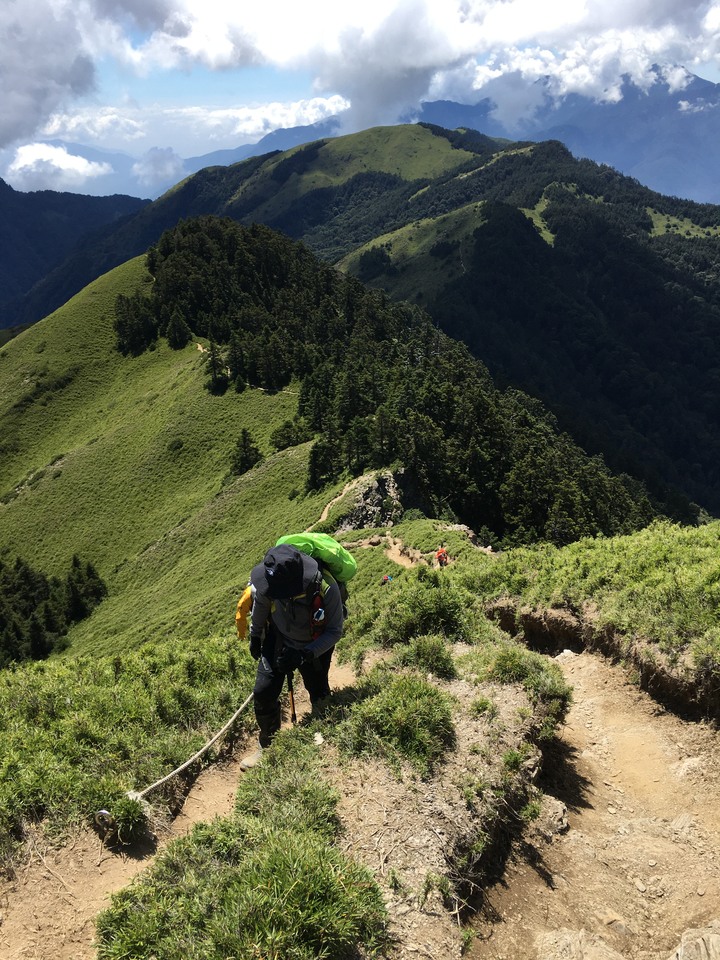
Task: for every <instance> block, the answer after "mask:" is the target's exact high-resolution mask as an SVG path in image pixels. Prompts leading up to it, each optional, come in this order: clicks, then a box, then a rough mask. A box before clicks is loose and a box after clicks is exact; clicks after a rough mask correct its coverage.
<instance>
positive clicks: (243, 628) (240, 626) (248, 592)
mask: <svg viewBox="0 0 720 960" xmlns="http://www.w3.org/2000/svg"><path fill="white" fill-rule="evenodd" d="M251 607H252V588H251V586H250V584H248V585H247V587H245V589H244V590H243V592H242V596H241V597H240V599H239V600H238V605H237V610H236V611H235V629H236V630H237V635H238V637H239V638H240V639H241V640H244V639H245V638H246V637H247V628H248V621H247V618H248V615H249V613H250V608H251Z"/></svg>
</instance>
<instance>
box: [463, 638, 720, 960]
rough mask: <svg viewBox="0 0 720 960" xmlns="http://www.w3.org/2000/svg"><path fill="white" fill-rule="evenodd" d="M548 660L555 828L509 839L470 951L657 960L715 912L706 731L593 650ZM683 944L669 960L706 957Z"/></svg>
mask: <svg viewBox="0 0 720 960" xmlns="http://www.w3.org/2000/svg"><path fill="white" fill-rule="evenodd" d="M557 659H558V662H559V663H560V664H561V665H562V666H563V670H564V672H565V675H566V677H567V679H568V680H569V682H570V683H572V684H573V687H574V690H575V693H574V700H575V702H574V705H573V707H572V708H571V710H570V713H569V715H568V718H567V722H566V726H565V728H564V729H563V730H561V732H560V735H559V739H558V741H557V743H556V745H555V748H554V750H553V752H552V755H551V756H550V757H548V758H547V759H546V763H545V772H544V774H543V781H542V783H541V785H542V786H543V788H544V789H545V791H546V793H547V794H548V795H550V796H551V797H554V798H555V801H554V802H555V804H557V803H558V801H559V802H561V803H562V804H564V805H565V808H566V810H567V821H568V824H569V829H567V830H566V831H565V832H554V831H553V829H552V828H550V829H547V822H546V821H544V820H543V819H542V818H541V819H540V820H539V821H538V822H537V823H536V825H535V827H534V829H531V830H530V831H528V833H527V835H526V837H525V838H524V840H523V841H522V842H519V843H517V844H516V845H515V847H514V849H513V851H512V854H511V857H510V859H509V862H508V864H507V869H506V871H505V875H504V877H503V878H502V879H501V880H499V881H498V882H497V883H496V884H495V885H494V887H492V888H491V889H489V890H488V891H487V897H486V903H485V908H484V911H483V919H482V922H481V923H480V924H479V925H478V932H479V937H480V939H479V940H478V941H477V942H476V944H475V946H474V948H473V950H472V951H471V953H470V956H472V957H474V958H475V960H480V958H490V957H492V958H493V960H497V958H501V957H507V958H508V960H509V958H511V957H512V958H516V957H518V958H519V957H522V958H528V960H532V958H538V960H555V958H560V957H563V958H573V960H583V958H585V960H591V958H593V960H595V958H597V960H600V958H604V960H610V958H613V960H616V958H617V956H618V955H619V956H620V957H621V958H622V960H667V958H669V957H670V956H671V955H672V956H675V954H673V951H674V950H676V949H678V945H679V944H680V942H681V938H682V936H683V933H684V932H685V931H687V930H688V929H689V928H701V927H705V926H706V925H707V924H708V923H710V922H711V921H714V920H716V919H717V918H718V917H720V808H719V806H718V801H717V798H718V785H719V782H720V752H719V751H718V747H719V746H720V743H719V739H720V738H719V737H718V732H717V730H716V729H715V728H713V727H712V726H711V725H708V724H703V723H693V722H686V721H683V720H680V719H678V718H677V717H676V716H674V715H672V714H670V713H667V712H665V711H664V710H663V709H662V708H660V707H658V705H657V704H656V703H654V702H653V701H652V700H651V699H650V697H649V696H647V695H646V694H645V693H643V692H642V691H639V690H638V689H637V688H635V687H632V686H630V685H628V683H627V681H626V679H625V677H624V674H623V671H622V669H621V668H620V667H617V666H612V665H611V664H610V663H609V662H608V661H607V660H604V659H603V658H601V657H599V656H597V655H593V654H590V653H582V654H579V655H578V654H574V653H570V652H569V651H566V652H564V653H562V654H560V655H559V657H558V658H557ZM693 949H694V948H693ZM603 950H604V951H605V952H602V951H603ZM687 950H688V952H686V953H684V954H683V953H678V954H677V957H683V958H686V960H690V958H691V957H693V958H695V957H697V958H707V957H708V956H712V954H708V953H707V952H705V953H703V952H697V953H693V952H689V951H690V950H691V948H690V946H688V948H687ZM553 951H554V952H553ZM613 951H614V952H613Z"/></svg>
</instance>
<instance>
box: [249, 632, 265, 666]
mask: <svg viewBox="0 0 720 960" xmlns="http://www.w3.org/2000/svg"><path fill="white" fill-rule="evenodd" d="M261 654H262V637H253V636H252V634H251V635H250V656H251V657H252V658H253V660H259V659H260V656H261Z"/></svg>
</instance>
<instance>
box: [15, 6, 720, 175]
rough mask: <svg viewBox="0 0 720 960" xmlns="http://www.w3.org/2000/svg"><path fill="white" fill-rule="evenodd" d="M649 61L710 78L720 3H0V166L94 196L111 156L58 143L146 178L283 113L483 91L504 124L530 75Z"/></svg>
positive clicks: (597, 82)
mask: <svg viewBox="0 0 720 960" xmlns="http://www.w3.org/2000/svg"><path fill="white" fill-rule="evenodd" d="M655 63H657V64H660V65H662V66H663V67H666V71H665V74H664V77H665V80H666V81H667V82H669V83H670V85H671V86H673V85H676V86H680V87H681V86H682V85H683V84H684V83H686V82H687V74H686V73H685V72H684V71H682V70H677V69H673V68H674V67H677V66H678V65H682V66H683V67H685V68H686V69H687V70H689V71H691V72H692V73H695V74H697V75H699V76H701V77H704V78H705V79H709V80H712V81H713V82H718V81H720V0H702V2H696V0H303V2H297V0H252V2H248V0H232V2H231V0H32V2H28V0H0V91H2V93H1V99H0V176H1V177H2V178H3V179H5V180H6V182H8V183H10V184H11V185H12V186H13V187H14V188H15V189H18V190H29V189H41V188H43V187H47V188H50V189H69V190H75V191H76V192H87V193H90V192H93V193H98V192H102V182H103V178H105V179H106V180H107V179H108V177H109V175H110V173H111V172H112V170H113V165H114V163H115V161H114V160H113V158H112V157H111V156H110V157H109V156H103V155H102V154H98V155H97V156H88V155H87V151H86V155H85V156H80V155H79V154H77V153H76V152H74V151H73V148H67V147H64V146H59V145H52V144H49V143H48V141H53V140H61V141H65V142H66V143H71V144H72V143H75V144H83V145H84V146H85V147H91V148H95V149H97V150H99V151H104V152H108V153H113V152H120V153H123V154H128V155H130V156H131V157H132V158H133V163H132V169H133V174H134V175H135V176H136V177H137V178H138V181H139V183H142V184H146V185H147V187H148V189H150V188H151V187H152V185H153V183H161V182H166V181H168V182H174V180H177V179H179V178H180V176H181V175H182V169H183V163H182V160H183V158H187V157H194V156H202V155H204V154H207V153H210V152H212V151H215V150H220V149H231V148H235V147H238V146H241V145H242V144H247V143H256V142H257V141H258V140H259V139H260V138H261V137H263V136H264V135H265V134H267V133H269V132H271V131H272V130H274V129H276V128H278V127H291V126H297V125H305V124H310V123H314V122H316V121H320V120H324V119H326V118H328V117H330V116H337V117H339V118H340V120H341V123H342V132H353V131H355V130H361V129H365V128H366V127H370V126H374V125H377V124H384V123H395V122H397V121H398V119H399V118H401V117H407V116H411V115H412V112H413V111H414V110H417V108H418V106H419V104H420V103H421V102H422V101H423V100H437V99H451V100H457V101H460V102H463V103H475V102H477V101H479V100H480V99H482V98H483V97H486V96H490V97H491V98H492V99H493V101H494V102H495V103H496V105H497V106H496V109H497V112H498V115H499V116H500V117H502V118H503V119H504V120H505V121H506V122H507V123H509V124H512V123H513V122H519V121H520V120H522V118H523V117H526V116H528V115H530V114H531V113H532V111H533V109H534V108H535V107H537V106H538V95H539V94H538V86H537V85H535V86H533V84H534V81H536V80H538V79H539V78H546V80H547V83H548V84H549V88H550V90H551V91H552V92H553V93H554V94H556V95H557V96H562V95H564V94H566V93H570V92H578V93H582V94H585V95H587V96H591V97H593V98H596V99H599V100H608V99H610V100H612V99H617V98H618V97H620V96H621V78H622V76H623V75H629V76H630V77H631V78H632V79H633V80H634V81H635V82H636V83H637V84H639V85H640V86H645V87H647V86H648V85H649V84H652V83H653V82H658V81H657V74H655V73H653V72H652V70H651V67H652V65H653V64H655ZM173 178H174V179H173ZM91 187H92V189H91Z"/></svg>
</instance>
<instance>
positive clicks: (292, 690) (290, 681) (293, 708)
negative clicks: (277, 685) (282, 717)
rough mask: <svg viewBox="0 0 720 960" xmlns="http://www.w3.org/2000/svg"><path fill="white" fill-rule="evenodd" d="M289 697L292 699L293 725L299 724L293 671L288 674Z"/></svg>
mask: <svg viewBox="0 0 720 960" xmlns="http://www.w3.org/2000/svg"><path fill="white" fill-rule="evenodd" d="M287 678H288V695H289V697H290V719H291V720H292V722H293V724H296V723H297V714H296V713H295V690H294V689H293V675H292V670H290V671H289V672H288V675H287Z"/></svg>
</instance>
